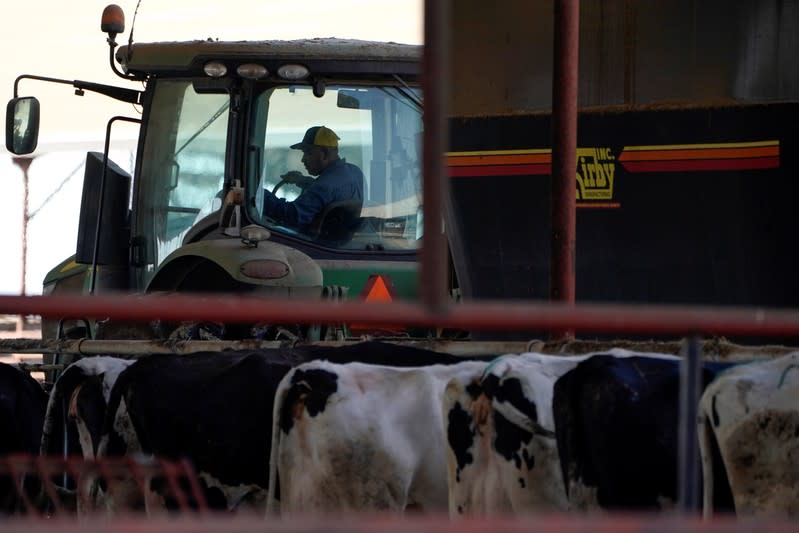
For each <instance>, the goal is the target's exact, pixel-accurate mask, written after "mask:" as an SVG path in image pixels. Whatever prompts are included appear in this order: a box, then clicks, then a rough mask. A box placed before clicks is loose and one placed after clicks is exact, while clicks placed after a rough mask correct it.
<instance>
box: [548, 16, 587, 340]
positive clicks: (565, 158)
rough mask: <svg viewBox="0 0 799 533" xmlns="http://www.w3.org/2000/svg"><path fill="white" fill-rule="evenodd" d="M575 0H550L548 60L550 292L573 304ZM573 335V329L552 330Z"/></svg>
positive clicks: (577, 39)
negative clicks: (551, 41) (551, 40)
mask: <svg viewBox="0 0 799 533" xmlns="http://www.w3.org/2000/svg"><path fill="white" fill-rule="evenodd" d="M579 45H580V2H579V0H555V20H554V46H553V48H554V58H553V63H552V67H553V70H552V237H551V243H552V252H551V253H552V257H551V264H550V279H551V286H550V297H551V300H552V301H553V302H563V303H567V304H573V303H574V299H575V288H574V287H575V282H574V276H575V261H576V258H575V238H576V225H577V222H576V196H577V193H576V183H575V176H576V173H577V78H578V62H579ZM552 333H553V336H556V337H560V336H565V337H573V336H574V331H562V332H552Z"/></svg>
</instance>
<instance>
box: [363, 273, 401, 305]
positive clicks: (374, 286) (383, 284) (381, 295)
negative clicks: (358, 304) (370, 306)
mask: <svg viewBox="0 0 799 533" xmlns="http://www.w3.org/2000/svg"><path fill="white" fill-rule="evenodd" d="M361 298H363V299H364V300H366V301H367V302H390V301H392V300H394V285H392V283H391V280H389V279H387V278H386V276H383V275H382V274H372V275H371V276H369V279H368V280H367V282H366V285H364V286H363V290H362V291H361Z"/></svg>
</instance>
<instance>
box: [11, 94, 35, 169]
mask: <svg viewBox="0 0 799 533" xmlns="http://www.w3.org/2000/svg"><path fill="white" fill-rule="evenodd" d="M38 142H39V100H37V99H36V98H35V97H33V96H23V97H21V98H13V99H11V100H10V101H9V102H8V106H7V107H6V149H8V151H9V152H11V153H12V154H16V155H25V154H30V153H32V152H33V151H34V150H36V145H37V144H38Z"/></svg>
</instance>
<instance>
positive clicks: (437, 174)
mask: <svg viewBox="0 0 799 533" xmlns="http://www.w3.org/2000/svg"><path fill="white" fill-rule="evenodd" d="M449 24H450V3H449V0H425V2H424V57H423V72H422V89H423V91H424V114H423V119H424V134H423V139H424V147H423V149H422V159H423V166H424V167H423V171H424V173H423V179H424V183H423V194H424V197H423V201H424V239H423V241H422V254H421V256H422V264H421V267H420V269H421V272H420V294H421V298H422V303H423V304H424V305H425V306H426V307H427V309H428V310H430V311H433V312H441V311H444V310H445V309H446V306H447V303H448V296H447V290H446V283H447V267H448V264H449V262H448V260H447V254H446V251H447V240H446V233H445V232H444V227H443V217H442V215H443V212H444V205H445V204H444V199H445V198H446V195H447V191H448V190H449V188H448V185H449V182H448V179H449V177H448V176H447V175H446V166H445V165H444V153H445V152H446V151H447V149H448V144H449V135H448V131H449V128H448V125H447V115H448V112H447V109H448V103H449V100H448V99H449V83H450V80H449V53H448V52H449V40H450V31H449Z"/></svg>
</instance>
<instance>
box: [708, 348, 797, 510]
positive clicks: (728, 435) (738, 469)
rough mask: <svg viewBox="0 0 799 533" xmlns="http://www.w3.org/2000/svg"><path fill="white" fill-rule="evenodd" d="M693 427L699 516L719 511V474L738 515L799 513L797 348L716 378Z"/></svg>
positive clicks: (739, 367) (728, 371) (709, 387)
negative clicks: (699, 478) (697, 460)
mask: <svg viewBox="0 0 799 533" xmlns="http://www.w3.org/2000/svg"><path fill="white" fill-rule="evenodd" d="M698 430H699V436H700V440H699V445H700V452H701V457H702V472H703V479H704V482H705V483H704V491H703V494H704V497H703V509H704V514H705V516H710V515H712V514H713V512H714V510H716V509H717V508H718V504H717V501H718V495H717V494H716V493H715V491H714V488H715V485H714V484H713V483H712V482H711V481H712V480H713V479H715V478H717V477H719V475H720V474H721V475H723V474H726V476H727V477H728V478H729V484H730V489H731V491H732V498H733V501H734V503H735V511H736V513H737V514H739V515H767V514H787V515H792V516H796V515H798V514H799V468H797V464H799V353H791V354H788V355H786V356H783V357H780V358H777V359H774V360H772V361H767V362H766V361H764V362H757V363H750V364H746V365H740V366H738V367H736V368H733V369H730V370H727V371H726V372H724V373H722V374H721V375H719V376H718V377H717V378H716V380H715V381H713V382H712V383H711V384H710V385H709V386H708V387H707V389H706V390H705V392H704V394H703V395H702V398H701V400H700V403H699V417H698ZM719 452H720V454H721V457H722V459H723V462H719V461H714V457H715V454H716V453H719ZM719 471H721V472H719Z"/></svg>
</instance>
